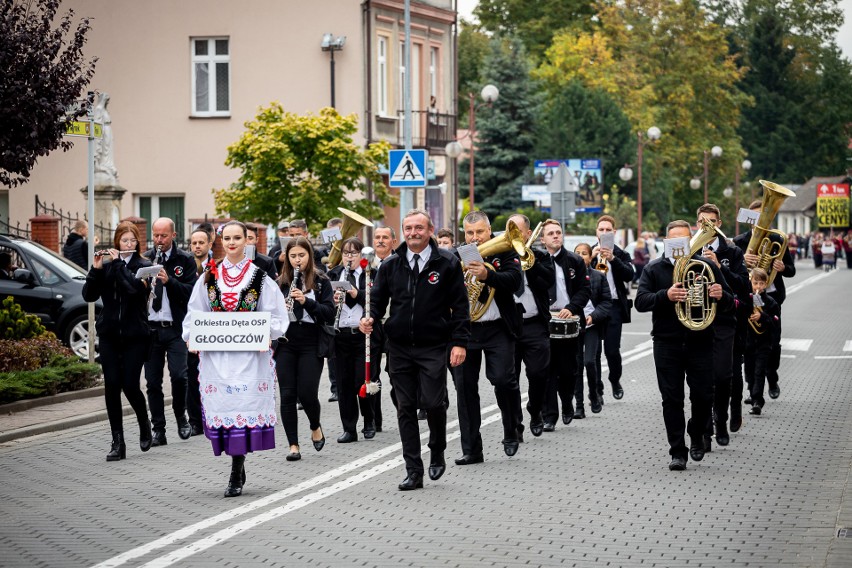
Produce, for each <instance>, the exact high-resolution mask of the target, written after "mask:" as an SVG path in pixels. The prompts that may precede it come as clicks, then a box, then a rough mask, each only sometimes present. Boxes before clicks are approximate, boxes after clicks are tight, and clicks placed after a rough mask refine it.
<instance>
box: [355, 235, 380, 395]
mask: <svg viewBox="0 0 852 568" xmlns="http://www.w3.org/2000/svg"><path fill="white" fill-rule="evenodd" d="M375 256H376V251H375V250H373V249H372V248H371V247H364V248H363V249H361V269H362V270H363V271H364V317H370V288H371V287H372V286H373V284H372V282H371V280H370V276H371V272H372V269H373V259H374V258H375ZM380 388H381V387H380V385H379V384H378V383H374V382H371V381H370V334H369V333H367V334H365V336H364V384H363V385H361V390H360V391H358V396H359V397H361V398H367V395H368V394H376V393H377V392H379V389H380Z"/></svg>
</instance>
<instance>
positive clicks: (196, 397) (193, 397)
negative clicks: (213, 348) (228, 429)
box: [186, 225, 213, 436]
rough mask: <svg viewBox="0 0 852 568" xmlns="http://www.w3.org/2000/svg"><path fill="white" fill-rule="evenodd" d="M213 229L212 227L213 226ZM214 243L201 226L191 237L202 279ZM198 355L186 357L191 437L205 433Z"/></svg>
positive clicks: (194, 256)
mask: <svg viewBox="0 0 852 568" xmlns="http://www.w3.org/2000/svg"><path fill="white" fill-rule="evenodd" d="M211 229H212V226H211ZM212 247H213V241H212V239H211V238H210V233H209V232H208V231H207V229H206V228H203V227H201V226H200V225H199V226H198V228H196V229H195V230H194V231H193V232H192V234H191V235H190V237H189V248H190V251H191V252H192V257H193V259H194V260H195V272H196V274H197V275H198V276H199V277H201V275H202V274H204V271H205V270H206V269H207V265H208V263H209V262H210V250H211V249H212ZM198 362H199V358H198V353H193V352H192V351H187V355H186V376H187V386H186V414H187V416H188V417H189V427H190V429H191V433H190V435H192V436H199V435H201V434H203V433H204V426H203V422H204V417H203V416H202V414H201V390H200V386H199V383H198Z"/></svg>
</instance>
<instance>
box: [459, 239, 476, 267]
mask: <svg viewBox="0 0 852 568" xmlns="http://www.w3.org/2000/svg"><path fill="white" fill-rule="evenodd" d="M457 250H458V253H459V258H461V261H462V262H463V263H464V264H468V263H471V262H482V255H481V254H479V249H478V248H477V246H476V245H475V244H473V243H471V244H469V245H462V246H460V247H459V248H458V249H457Z"/></svg>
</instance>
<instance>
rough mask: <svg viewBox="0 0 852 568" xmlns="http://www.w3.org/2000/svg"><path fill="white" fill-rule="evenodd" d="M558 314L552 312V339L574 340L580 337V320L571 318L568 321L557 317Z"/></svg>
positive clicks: (549, 327) (550, 326) (549, 328)
mask: <svg viewBox="0 0 852 568" xmlns="http://www.w3.org/2000/svg"><path fill="white" fill-rule="evenodd" d="M557 313H558V312H551V318H550V324H549V325H548V330H549V331H550V339H573V338H575V337H577V336H578V335H580V318H579V317H578V316H571V317H568V318H566V319H560V318H558V317H556V314H557Z"/></svg>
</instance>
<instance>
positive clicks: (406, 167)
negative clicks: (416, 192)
mask: <svg viewBox="0 0 852 568" xmlns="http://www.w3.org/2000/svg"><path fill="white" fill-rule="evenodd" d="M388 157H389V160H388V161H389V162H390V167H389V168H388V171H389V172H390V175H389V176H388V185H389V186H390V187H426V172H427V169H426V166H427V160H428V154H427V153H426V150H391V151H390V153H389V156H388Z"/></svg>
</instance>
